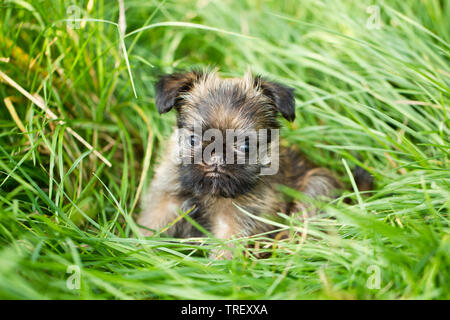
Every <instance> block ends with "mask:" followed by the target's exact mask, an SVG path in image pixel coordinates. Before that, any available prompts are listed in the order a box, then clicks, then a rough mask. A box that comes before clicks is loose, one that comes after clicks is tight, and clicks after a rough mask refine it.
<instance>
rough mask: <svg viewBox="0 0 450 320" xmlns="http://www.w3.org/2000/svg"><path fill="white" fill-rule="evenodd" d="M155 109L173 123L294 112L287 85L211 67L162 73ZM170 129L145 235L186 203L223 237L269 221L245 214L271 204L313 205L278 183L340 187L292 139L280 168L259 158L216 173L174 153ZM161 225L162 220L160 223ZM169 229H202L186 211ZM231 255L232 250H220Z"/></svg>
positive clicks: (273, 209)
mask: <svg viewBox="0 0 450 320" xmlns="http://www.w3.org/2000/svg"><path fill="white" fill-rule="evenodd" d="M155 91H156V106H157V108H158V111H159V112H160V113H165V112H168V111H170V110H171V109H175V110H176V112H177V126H178V128H180V129H186V130H192V128H193V127H194V126H195V125H198V124H200V125H201V127H202V128H203V129H205V130H206V129H209V128H214V129H218V130H221V131H223V132H224V131H225V130H226V129H244V130H246V129H253V130H258V129H277V128H279V127H280V124H279V121H278V120H277V115H278V114H279V113H281V115H282V116H283V117H284V118H286V119H287V120H289V121H292V120H294V118H295V107H294V94H293V89H291V88H288V87H286V86H284V85H281V84H278V83H275V82H270V81H268V80H266V79H264V78H261V77H253V76H252V75H251V74H250V73H247V74H246V75H245V76H244V77H243V78H231V79H223V78H220V77H219V76H218V75H217V74H216V73H215V72H195V71H192V72H187V73H180V74H171V75H166V76H163V77H162V78H161V79H160V80H159V82H158V83H157V84H156V86H155ZM180 148H183V146H181V147H180V144H179V143H178V141H177V137H176V135H175V134H174V135H172V137H171V138H170V140H169V141H168V144H167V148H166V150H165V153H164V154H163V156H162V158H161V163H160V165H159V166H158V167H157V169H156V173H155V176H154V178H153V180H152V183H151V186H150V188H149V190H148V191H147V193H146V194H145V195H144V197H143V201H142V212H141V215H140V217H139V219H138V223H139V224H140V225H142V226H143V227H145V228H143V229H142V231H143V233H144V234H145V235H151V234H153V232H155V231H160V230H162V229H163V228H165V227H166V226H167V225H168V224H170V222H172V221H173V220H175V219H177V217H178V216H179V212H181V211H180V210H182V211H187V210H190V209H192V208H194V209H193V213H192V215H191V217H193V218H194V219H195V220H196V221H197V222H198V223H199V224H201V225H202V226H203V227H205V228H206V229H208V230H209V231H210V232H212V233H213V234H214V236H215V237H217V238H222V239H229V238H232V237H239V236H250V235H253V234H256V233H261V232H264V231H269V230H271V229H272V227H271V226H270V225H268V224H265V223H262V222H260V221H258V220H256V219H252V218H250V217H249V216H248V215H246V214H245V213H243V212H242V211H241V210H239V209H238V208H237V207H240V208H242V209H244V210H245V211H248V212H250V213H252V214H254V215H263V214H265V215H275V214H276V213H277V212H285V213H297V212H299V211H304V210H305V209H307V211H308V212H309V213H310V214H311V213H312V212H314V210H313V208H311V206H308V205H307V204H305V203H301V202H299V201H293V200H289V199H286V197H285V196H283V195H282V194H281V192H279V190H278V187H277V186H278V185H280V184H281V185H286V186H288V187H291V188H294V189H296V190H299V191H301V192H303V193H304V194H306V195H307V196H310V197H313V198H317V197H330V196H333V193H335V192H336V190H337V189H339V188H341V184H340V182H339V181H338V180H337V179H336V178H335V177H334V176H333V175H332V174H331V173H330V172H329V171H328V170H326V169H323V168H316V167H315V166H314V165H313V164H311V163H310V162H309V161H308V160H307V159H305V158H304V157H303V156H302V155H301V153H300V152H298V151H297V150H295V149H294V148H292V147H282V146H280V150H279V158H278V159H279V160H278V161H279V164H278V165H279V170H278V172H277V173H276V174H274V175H260V174H259V172H260V169H261V166H262V165H261V164H260V163H256V164H230V165H224V166H222V167H221V169H220V170H221V171H220V172H219V173H216V174H211V173H209V170H210V168H209V167H208V166H207V165H205V164H204V163H197V164H184V163H180V161H179V159H178V158H177V156H176V155H177V154H179V151H180V150H179V149H180ZM165 229H167V228H165ZM165 232H166V233H167V234H168V235H170V236H175V237H193V236H200V235H201V233H200V232H199V231H198V230H197V229H196V228H194V227H193V226H192V225H191V224H190V223H188V222H187V221H185V220H184V219H182V220H180V221H178V222H177V223H176V224H175V225H173V226H172V227H170V228H168V229H167V230H165ZM222 254H224V256H225V257H228V258H230V257H231V253H229V252H222Z"/></svg>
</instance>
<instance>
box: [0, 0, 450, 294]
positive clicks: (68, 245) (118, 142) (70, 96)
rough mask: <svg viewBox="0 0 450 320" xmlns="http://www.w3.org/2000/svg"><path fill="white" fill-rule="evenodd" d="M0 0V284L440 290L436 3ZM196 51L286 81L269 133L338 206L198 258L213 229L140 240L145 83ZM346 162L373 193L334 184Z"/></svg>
mask: <svg viewBox="0 0 450 320" xmlns="http://www.w3.org/2000/svg"><path fill="white" fill-rule="evenodd" d="M71 5H76V7H72V8H70V6H71ZM374 6H375V7H374ZM0 7H1V11H0V71H1V72H2V74H0V78H1V79H0V98H1V99H0V297H1V298H9V299H11V298H12V299H15V298H19V299H78V298H79V299H161V298H162V299H180V298H181V299H223V298H227V299H312V298H319V299H412V298H415V299H449V298H450V288H449V283H450V255H449V253H450V236H449V225H448V221H449V220H448V212H449V206H450V201H449V199H450V172H449V118H448V117H449V112H450V109H449V84H450V68H449V49H450V45H449V42H450V2H448V1H445V0H442V1H439V0H430V1H425V0H423V1H401V0H396V1H359V0H358V1H356V0H355V1H343V0H342V1H340V0H332V1H316V0H314V1H313V0H302V1H294V0H285V1H262V0H254V1H238V0H236V1H230V0H226V1H208V0H200V1H185V0H177V1H175V0H169V1H137V0H135V1H125V5H124V7H125V9H126V10H125V20H123V19H119V16H120V14H119V4H118V2H116V1H101V0H100V1H73V2H69V1H47V0H36V1H21V0H16V1H8V0H3V1H1V2H0ZM378 11H379V13H380V15H379V20H378V19H377V12H378ZM78 13H79V16H78V15H77V14H78ZM74 18H75V19H77V18H80V19H85V20H84V21H79V20H73V19H74ZM119 20H120V23H119ZM125 26H126V28H125ZM120 30H122V32H123V33H121V32H120ZM123 44H124V45H125V50H123V49H124V47H123ZM127 61H128V63H127ZM204 66H213V67H218V68H219V69H220V72H221V73H222V74H223V75H224V76H241V75H242V74H243V73H244V71H245V70H246V69H247V68H248V67H250V68H251V70H252V71H253V72H254V73H257V74H262V75H264V76H267V77H269V78H271V79H274V80H277V81H280V82H282V83H285V84H287V85H290V86H292V87H294V88H295V89H296V101H297V104H296V108H297V111H296V114H297V119H296V120H295V122H294V123H292V124H290V123H285V129H284V130H283V132H282V135H283V137H284V138H285V139H286V140H287V141H288V142H289V143H291V144H298V145H299V146H300V147H301V149H302V151H303V152H304V153H305V154H307V155H308V156H309V157H310V158H311V159H312V160H314V161H315V162H316V163H317V164H319V165H322V166H326V167H328V168H330V169H332V170H333V171H334V172H335V173H336V174H337V175H339V176H340V177H341V178H342V180H343V181H345V182H346V183H347V185H348V186H349V190H352V191H348V193H347V194H346V195H345V196H349V197H351V198H353V199H354V200H355V204H354V205H346V204H343V203H342V198H341V199H338V200H336V201H334V202H332V203H329V204H325V206H326V214H325V215H324V216H323V217H321V218H318V219H314V220H311V221H307V222H306V223H303V222H299V221H296V220H294V219H290V218H288V217H285V216H284V217H283V215H282V214H280V216H281V217H282V218H284V219H282V220H281V221H280V222H277V223H278V226H279V227H280V228H281V229H284V230H286V231H287V232H289V233H290V234H291V235H292V237H290V238H289V239H287V240H279V239H278V240H270V239H269V238H267V236H265V235H261V236H257V237H254V238H253V239H241V240H234V242H235V244H236V248H237V249H236V253H235V256H236V258H235V259H234V260H233V261H211V260H209V259H208V251H209V249H210V248H211V247H214V246H217V245H226V244H227V243H223V242H220V241H219V240H217V239H206V238H205V239H197V240H191V241H186V240H180V239H169V238H167V237H154V238H147V239H144V238H142V237H141V236H140V235H139V234H138V233H137V232H136V224H135V223H134V222H133V217H135V215H136V214H137V213H138V212H139V201H138V199H139V195H140V194H141V193H142V190H144V189H145V186H146V185H147V184H148V182H149V181H150V179H151V176H152V174H153V168H154V164H155V162H156V161H157V159H158V154H159V150H161V147H163V146H164V139H165V137H167V136H168V135H169V134H170V132H171V130H172V126H173V124H174V115H173V114H167V115H164V116H163V117H161V116H159V115H158V113H157V111H156V108H155V105H154V91H153V85H154V83H155V80H156V79H157V76H158V75H160V74H161V73H168V72H172V71H175V70H183V69H189V68H192V67H204ZM130 74H131V76H132V78H131V77H130ZM4 75H6V76H7V77H8V79H9V80H6V78H5V76H4ZM11 81H13V82H14V83H17V84H18V85H20V86H21V87H22V88H23V89H24V90H25V91H26V92H28V93H30V94H31V95H33V94H37V95H39V97H37V96H35V99H37V101H36V100H35V101H34V103H33V102H32V101H31V100H30V98H29V97H28V98H27V97H26V96H24V95H23V94H22V93H20V92H19V91H18V90H17V86H16V87H14V84H13V82H11ZM133 86H134V87H135V91H136V96H135V95H134V92H133ZM39 106H41V107H47V108H49V109H50V110H51V111H52V112H53V113H54V114H55V115H56V117H57V118H58V120H55V119H51V118H49V116H48V113H47V112H45V111H43V110H42V108H40V107H39ZM59 120H64V122H60V121H59ZM70 130H73V131H72V132H71V131H70ZM73 132H75V133H76V134H78V135H79V136H81V137H82V138H83V139H85V141H87V143H89V144H90V145H92V146H93V147H94V148H95V149H96V150H98V152H99V153H100V154H101V155H102V156H103V157H105V158H106V159H107V160H106V161H102V160H101V159H100V158H99V157H98V156H97V155H95V154H94V153H93V152H91V151H90V150H89V148H87V147H86V146H85V145H83V144H82V143H81V142H80V141H79V140H78V139H77V138H75V136H74V134H73ZM108 161H109V162H110V163H111V167H109V166H108V165H107V162H108ZM355 165H360V166H362V167H364V168H365V169H366V170H368V171H369V172H370V173H372V174H373V176H374V177H375V182H376V186H375V189H376V190H375V191H374V192H373V193H371V194H368V195H366V196H362V195H361V194H360V193H359V192H358V191H357V190H353V189H352V188H351V183H350V182H351V179H350V177H349V174H348V170H346V166H347V167H349V168H352V167H353V166H355ZM296 233H302V234H303V237H301V236H300V235H297V236H294V235H295V234H296ZM306 235H308V236H307V237H306ZM249 245H250V246H249ZM261 253H266V255H270V256H269V257H268V258H266V259H257V258H256V256H257V255H258V254H261ZM73 265H75V266H77V267H79V268H80V270H81V282H80V289H79V290H77V289H75V290H71V289H70V288H69V287H68V286H67V279H68V278H69V277H70V276H71V275H72V274H71V273H70V272H69V273H68V272H67V271H68V267H69V266H73Z"/></svg>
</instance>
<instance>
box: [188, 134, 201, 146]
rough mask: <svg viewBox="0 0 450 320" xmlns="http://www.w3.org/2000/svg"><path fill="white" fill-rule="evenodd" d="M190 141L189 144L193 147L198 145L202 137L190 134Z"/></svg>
mask: <svg viewBox="0 0 450 320" xmlns="http://www.w3.org/2000/svg"><path fill="white" fill-rule="evenodd" d="M188 141H189V144H190V145H191V147H196V146H198V145H199V143H200V138H199V137H197V136H196V135H190V136H189V137H188Z"/></svg>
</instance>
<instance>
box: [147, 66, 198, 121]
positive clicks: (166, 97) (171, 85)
mask: <svg viewBox="0 0 450 320" xmlns="http://www.w3.org/2000/svg"><path fill="white" fill-rule="evenodd" d="M201 76H202V73H201V72H198V71H191V72H186V73H172V74H169V75H164V76H162V77H161V78H160V79H159V81H158V82H157V83H156V84H155V93H156V97H155V103H156V108H158V112H159V113H160V114H161V113H166V112H168V111H170V110H171V109H172V108H173V107H174V106H175V105H176V104H177V103H178V101H179V98H180V96H181V94H182V93H184V92H188V91H189V90H190V89H191V88H192V86H193V85H194V83H195V82H196V81H197V80H199V79H200V77H201Z"/></svg>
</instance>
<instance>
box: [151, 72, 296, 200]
mask: <svg viewBox="0 0 450 320" xmlns="http://www.w3.org/2000/svg"><path fill="white" fill-rule="evenodd" d="M155 89H156V106H157V108H158V111H159V112H160V113H165V112H168V111H169V110H171V109H172V108H174V109H176V111H177V124H178V128H179V129H181V130H180V131H179V132H180V135H179V140H178V146H177V148H178V151H179V154H183V155H184V156H183V161H181V164H180V165H179V173H180V179H181V181H180V183H181V185H182V186H183V188H184V189H185V190H188V191H189V192H192V193H193V194H194V195H196V196H202V195H206V194H208V195H215V196H222V197H236V196H238V195H241V194H245V193H246V192H248V191H250V190H251V189H252V188H253V187H254V186H255V184H256V183H257V182H258V179H259V173H260V171H261V167H263V166H264V165H267V163H263V162H262V159H261V158H260V157H259V155H260V154H259V153H258V152H257V150H258V149H257V148H256V149H255V148H253V146H255V145H256V146H259V145H261V141H262V140H264V141H266V142H267V143H268V144H270V143H271V135H270V129H277V128H279V123H278V121H277V114H278V112H280V113H281V114H282V115H283V116H284V117H285V118H286V119H288V120H290V121H292V120H293V119H294V117H295V110H294V95H293V89H291V88H288V87H285V86H283V85H280V84H277V83H273V82H269V81H267V80H265V79H263V78H261V77H252V76H251V75H249V74H248V75H246V76H244V78H239V79H221V78H219V77H218V76H217V75H216V74H215V73H201V72H188V73H183V74H179V73H178V74H171V75H166V76H163V77H162V78H161V79H160V80H159V82H158V83H157V84H156V86H155ZM260 129H267V130H269V131H264V130H260ZM266 133H267V135H266ZM238 159H240V160H238Z"/></svg>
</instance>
